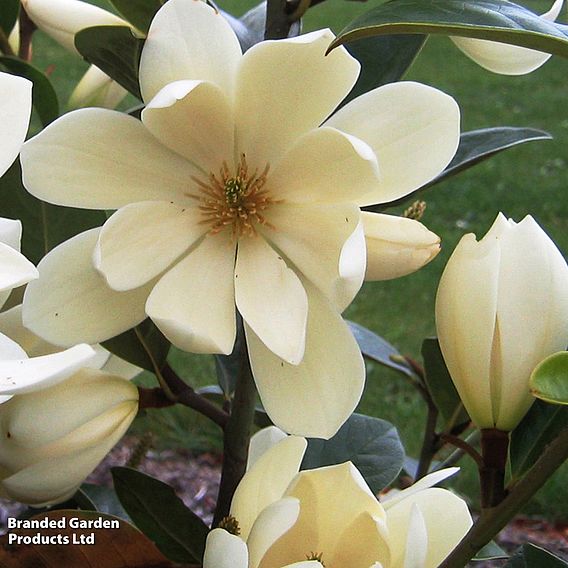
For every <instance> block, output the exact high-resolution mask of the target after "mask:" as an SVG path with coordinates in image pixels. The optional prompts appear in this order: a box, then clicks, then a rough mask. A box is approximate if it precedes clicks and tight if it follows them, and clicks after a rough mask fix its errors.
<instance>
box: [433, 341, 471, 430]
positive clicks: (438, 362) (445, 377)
mask: <svg viewBox="0 0 568 568" xmlns="http://www.w3.org/2000/svg"><path fill="white" fill-rule="evenodd" d="M422 358H423V359H424V371H425V380H426V386H427V387H428V391H429V392H430V396H431V397H432V400H433V401H434V404H435V405H436V408H437V409H438V411H439V412H440V414H441V416H442V418H443V419H444V421H445V423H446V424H448V425H451V426H455V425H457V424H464V423H466V422H469V416H468V414H467V412H466V411H465V408H464V407H463V404H462V402H461V399H460V397H459V395H458V391H457V390H456V387H455V386H454V383H453V381H452V378H451V376H450V373H449V371H448V368H447V367H446V363H445V361H444V357H443V356H442V351H441V350H440V343H439V342H438V338H437V337H427V338H426V339H425V340H424V342H423V343H422Z"/></svg>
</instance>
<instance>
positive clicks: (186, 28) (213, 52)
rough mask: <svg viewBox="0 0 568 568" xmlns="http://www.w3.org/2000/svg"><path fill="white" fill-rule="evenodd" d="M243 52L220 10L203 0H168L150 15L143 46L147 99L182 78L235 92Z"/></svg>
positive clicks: (142, 85)
mask: <svg viewBox="0 0 568 568" xmlns="http://www.w3.org/2000/svg"><path fill="white" fill-rule="evenodd" d="M212 38H214V41H212ZM240 57H241V47H240V45H239V40H238V39H237V36H236V35H235V33H234V32H233V30H232V29H231V26H230V25H229V23H228V22H227V20H225V18H223V16H222V15H221V14H220V13H219V12H217V11H216V10H214V9H213V8H211V7H210V6H208V5H207V4H206V3H205V2H193V1H190V2H188V1H186V0H169V2H167V3H166V4H165V5H164V6H162V8H161V9H160V10H159V11H158V13H157V14H156V16H155V17H154V19H153V20H152V25H151V26H150V30H149V32H148V37H147V39H146V43H145V44H144V49H143V50H142V57H141V60H140V88H141V90H142V96H143V97H144V101H146V102H148V101H150V100H151V99H152V98H153V97H154V96H155V95H156V93H158V91H159V90H160V89H162V88H163V87H164V86H165V85H167V84H168V83H172V82H174V81H180V80H184V79H190V80H201V81H209V82H211V83H215V84H216V85H218V86H219V87H220V88H221V90H222V91H223V92H224V93H226V95H227V96H228V97H231V96H232V91H233V83H234V76H235V73H236V69H237V66H238V63H239V60H240Z"/></svg>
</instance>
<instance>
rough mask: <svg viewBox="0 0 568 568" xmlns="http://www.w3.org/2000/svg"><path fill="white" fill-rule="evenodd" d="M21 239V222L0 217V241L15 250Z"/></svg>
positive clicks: (18, 247) (18, 246) (17, 248)
mask: <svg viewBox="0 0 568 568" xmlns="http://www.w3.org/2000/svg"><path fill="white" fill-rule="evenodd" d="M21 240H22V222H21V221H17V220H15V219H6V218H5V217H0V243H4V244H6V245H8V246H10V247H12V248H13V249H16V250H17V251H19V250H20V242H21Z"/></svg>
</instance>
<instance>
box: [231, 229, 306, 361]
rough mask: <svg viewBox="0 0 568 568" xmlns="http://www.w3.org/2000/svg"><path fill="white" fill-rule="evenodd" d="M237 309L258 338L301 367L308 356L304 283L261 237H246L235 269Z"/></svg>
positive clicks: (240, 247)
mask: <svg viewBox="0 0 568 568" xmlns="http://www.w3.org/2000/svg"><path fill="white" fill-rule="evenodd" d="M235 300H236V303H237V308H238V310H239V312H240V314H241V315H242V316H243V319H244V320H245V322H246V323H247V325H248V326H250V327H251V329H252V330H253V331H254V333H255V335H256V336H257V337H260V339H261V340H262V341H263V343H264V344H265V345H266V347H268V349H270V350H271V351H272V352H273V353H275V354H276V355H277V356H279V357H280V358H282V359H284V360H285V361H287V362H288V363H291V364H292V365H297V364H298V363H300V361H301V360H302V357H303V356H304V347H305V342H306V321H307V317H308V298H307V295H306V291H305V290H304V287H303V286H302V283H301V282H300V279H299V278H298V276H297V275H296V274H295V272H294V271H293V270H291V269H290V268H288V266H287V265H286V262H285V261H284V260H283V259H282V257H281V256H279V255H278V253H277V252H276V251H275V250H274V249H272V248H271V247H270V246H269V245H268V244H267V243H266V241H265V240H264V239H263V238H261V237H259V236H255V237H250V238H249V237H246V236H245V237H242V238H241V239H239V243H238V247H237V264H236V267H235Z"/></svg>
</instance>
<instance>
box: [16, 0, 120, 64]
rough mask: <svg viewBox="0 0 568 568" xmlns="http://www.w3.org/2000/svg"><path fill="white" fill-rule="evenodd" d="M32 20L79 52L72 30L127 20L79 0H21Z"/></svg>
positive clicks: (73, 50)
mask: <svg viewBox="0 0 568 568" xmlns="http://www.w3.org/2000/svg"><path fill="white" fill-rule="evenodd" d="M22 5H23V6H24V8H25V10H26V13H27V14H28V16H29V17H30V19H31V20H32V21H33V22H34V24H35V25H36V26H37V27H38V28H39V29H40V30H42V31H43V32H45V33H46V34H47V35H49V36H51V37H52V38H53V39H54V40H55V41H56V42H57V43H59V44H61V45H62V46H63V47H64V48H65V49H68V50H69V51H72V52H73V53H76V54H77V55H79V52H78V51H77V49H76V48H75V42H74V40H75V34H76V33H77V32H80V31H81V30H82V29H84V28H89V27H92V26H128V25H129V24H128V22H125V21H124V20H123V19H121V18H119V17H118V16H115V15H114V14H111V13H110V12H107V11H106V10H103V9H102V8H99V7H97V6H93V5H92V4H89V3H88V2H81V1H79V0H22Z"/></svg>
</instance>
